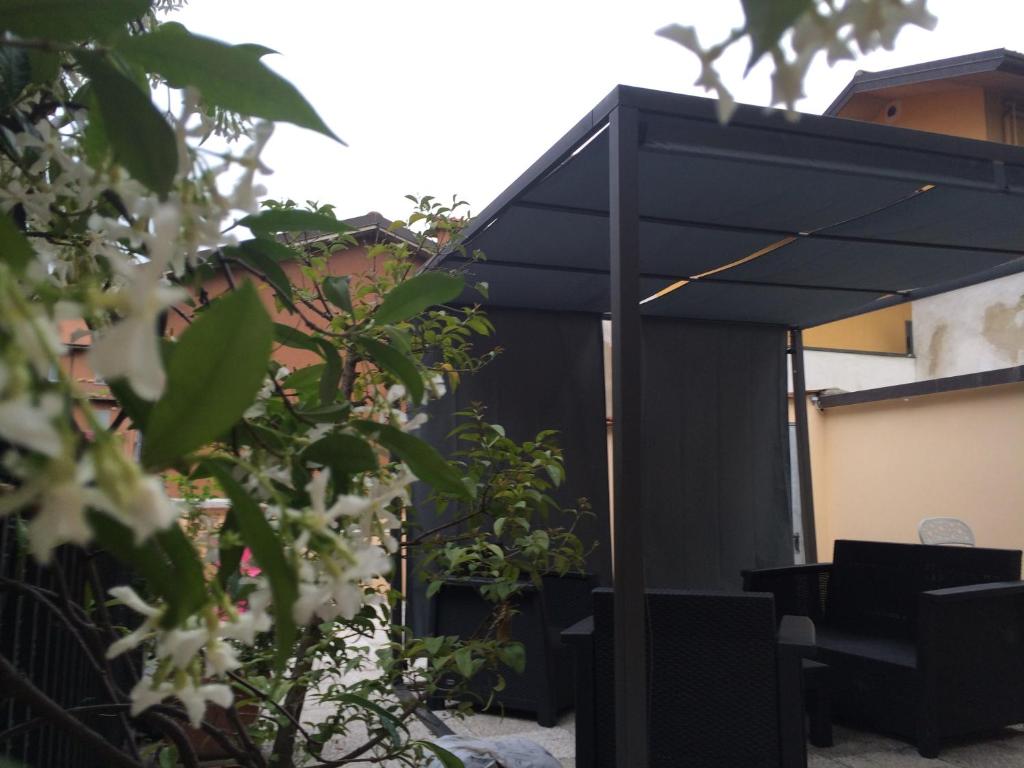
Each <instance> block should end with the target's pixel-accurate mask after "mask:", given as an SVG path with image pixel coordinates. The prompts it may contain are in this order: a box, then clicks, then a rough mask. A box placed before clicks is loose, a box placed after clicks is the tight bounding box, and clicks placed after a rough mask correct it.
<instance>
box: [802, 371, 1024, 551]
mask: <svg viewBox="0 0 1024 768" xmlns="http://www.w3.org/2000/svg"><path fill="white" fill-rule="evenodd" d="M808 411H809V414H810V418H809V420H808V421H809V423H808V428H809V434H810V443H811V449H812V453H811V462H812V480H813V482H814V504H815V518H816V523H817V535H818V536H817V537H818V553H819V558H820V559H821V560H825V561H827V560H830V559H831V557H832V543H833V541H834V540H835V539H839V538H847V539H850V538H852V539H872V540H877V541H903V542H915V541H917V524H918V522H919V521H920V520H921V518H923V517H937V516H950V517H959V518H961V519H963V520H966V521H967V522H968V524H969V525H970V526H971V528H972V529H973V530H974V534H975V537H976V539H977V543H978V546H989V547H1009V548H1013V549H1024V384H1007V385H1002V386H995V387H984V388H979V389H973V390H965V391H960V392H950V393H945V394H939V395H926V396H920V397H914V398H910V399H906V400H903V399H898V400H887V401H882V402H876V403H866V404H863V405H853V406H842V407H835V408H828V409H825V410H824V411H817V410H816V409H815V408H814V407H809V408H808Z"/></svg>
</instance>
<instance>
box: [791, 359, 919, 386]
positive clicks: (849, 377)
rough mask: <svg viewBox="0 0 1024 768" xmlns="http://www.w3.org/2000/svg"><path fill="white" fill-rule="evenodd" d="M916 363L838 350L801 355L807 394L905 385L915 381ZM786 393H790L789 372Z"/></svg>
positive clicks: (908, 360)
mask: <svg viewBox="0 0 1024 768" xmlns="http://www.w3.org/2000/svg"><path fill="white" fill-rule="evenodd" d="M916 362H917V361H916V360H914V358H912V357H905V356H894V355H872V354H867V355H862V354H855V353H851V352H842V351H838V350H835V351H833V350H827V351H826V350H813V349H808V350H805V351H804V380H805V381H806V383H807V391H808V392H816V391H819V390H822V389H841V390H843V391H844V392H859V391H860V390H862V389H876V388H878V387H891V386H893V385H894V384H909V383H910V382H912V381H915V380H916V378H915V377H916V367H917V366H916ZM788 376H789V387H788V391H789V392H792V391H793V372H792V368H790V370H789V373H788Z"/></svg>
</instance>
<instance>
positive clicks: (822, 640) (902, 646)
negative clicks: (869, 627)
mask: <svg viewBox="0 0 1024 768" xmlns="http://www.w3.org/2000/svg"><path fill="white" fill-rule="evenodd" d="M817 639H818V651H819V652H820V653H821V654H822V658H823V659H825V660H826V661H827V660H828V658H829V656H830V655H834V654H840V655H844V656H857V657H859V658H865V659H871V660H872V661H880V662H883V663H885V664H893V665H895V666H898V667H905V668H907V669H916V668H917V648H916V646H915V644H914V643H912V642H909V641H906V640H900V639H897V638H890V637H879V636H877V635H865V634H860V633H855V632H847V631H845V630H841V629H834V628H832V627H819V628H818V638H817Z"/></svg>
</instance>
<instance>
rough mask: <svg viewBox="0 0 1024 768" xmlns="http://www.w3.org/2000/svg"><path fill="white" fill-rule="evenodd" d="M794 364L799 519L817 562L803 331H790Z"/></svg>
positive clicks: (807, 550) (809, 556) (808, 555)
mask: <svg viewBox="0 0 1024 768" xmlns="http://www.w3.org/2000/svg"><path fill="white" fill-rule="evenodd" d="M789 333H790V338H791V340H792V345H791V347H790V364H791V365H792V367H793V413H794V415H795V416H796V463H797V473H798V478H799V480H800V519H801V522H802V523H803V530H804V561H805V562H807V563H816V562H818V536H817V532H816V531H815V527H814V486H813V484H812V482H811V445H810V439H809V437H808V434H807V383H806V381H805V380H804V335H803V331H801V330H800V329H799V328H794V329H792V330H791V331H790V332H789Z"/></svg>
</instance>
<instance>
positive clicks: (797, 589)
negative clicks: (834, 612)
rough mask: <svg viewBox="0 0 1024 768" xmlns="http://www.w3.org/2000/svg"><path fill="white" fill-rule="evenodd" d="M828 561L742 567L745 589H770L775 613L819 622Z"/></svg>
mask: <svg viewBox="0 0 1024 768" xmlns="http://www.w3.org/2000/svg"><path fill="white" fill-rule="evenodd" d="M831 574H832V564H831V563H813V564H811V565H788V566H784V567H781V568H759V569H757V570H747V571H742V572H741V575H742V576H743V590H744V591H745V592H770V593H771V594H772V595H773V596H774V597H775V616H776V619H777V620H781V618H782V617H783V616H784V615H787V614H788V615H792V616H807V617H809V618H810V619H811V620H812V621H815V622H819V621H821V620H822V619H823V618H824V617H825V604H826V602H827V600H828V585H829V579H830V577H831Z"/></svg>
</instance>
